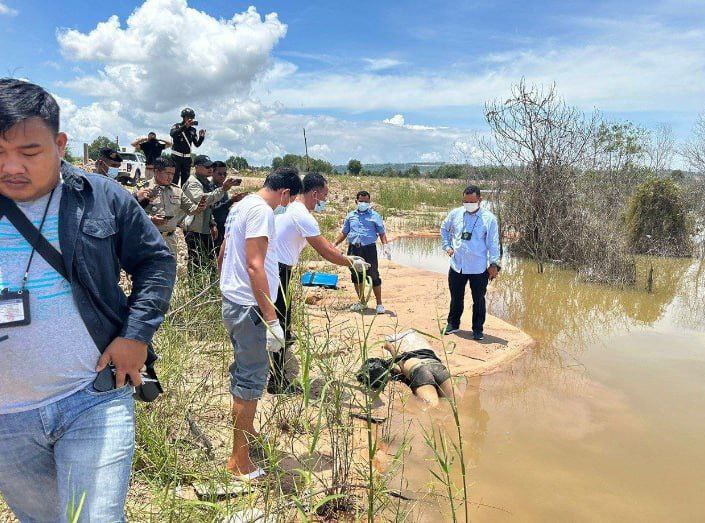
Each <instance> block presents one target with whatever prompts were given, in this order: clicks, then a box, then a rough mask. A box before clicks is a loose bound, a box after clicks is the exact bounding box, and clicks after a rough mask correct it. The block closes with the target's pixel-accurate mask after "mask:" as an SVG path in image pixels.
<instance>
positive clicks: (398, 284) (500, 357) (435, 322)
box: [306, 260, 534, 376]
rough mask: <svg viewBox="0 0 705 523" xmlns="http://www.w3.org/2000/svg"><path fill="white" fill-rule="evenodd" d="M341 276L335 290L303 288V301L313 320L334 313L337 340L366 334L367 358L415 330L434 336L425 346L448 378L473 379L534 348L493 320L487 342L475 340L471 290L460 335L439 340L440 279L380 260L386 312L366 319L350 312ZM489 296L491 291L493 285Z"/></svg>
mask: <svg viewBox="0 0 705 523" xmlns="http://www.w3.org/2000/svg"><path fill="white" fill-rule="evenodd" d="M339 274H340V281H339V287H340V289H339V290H337V291H332V290H318V289H306V296H307V298H306V300H307V302H308V303H311V304H310V305H309V306H308V309H309V311H310V313H311V314H312V315H313V316H314V317H319V316H320V313H318V314H317V310H319V311H322V310H323V308H327V309H328V310H334V311H335V318H334V322H333V328H332V331H333V335H334V336H336V337H338V338H344V337H346V336H349V335H350V333H351V332H353V333H355V332H357V333H361V332H369V335H368V347H369V352H370V356H380V355H382V349H381V343H382V341H383V339H384V337H385V336H387V335H391V334H396V333H401V332H404V331H406V330H408V329H415V330H417V331H420V332H423V333H426V334H429V335H431V336H433V338H429V343H430V344H431V346H432V347H433V348H434V350H435V351H436V353H437V354H439V356H440V357H441V359H442V360H444V361H445V358H444V356H443V355H444V354H446V353H447V355H448V363H449V369H450V372H451V374H453V375H456V376H461V375H462V376H474V375H478V374H486V373H489V372H492V371H494V370H497V369H498V368H500V367H501V366H502V365H503V364H504V363H507V362H509V361H511V360H513V359H514V358H517V357H518V356H520V355H521V354H522V353H524V351H526V350H527V349H529V347H531V345H532V344H533V343H534V341H533V339H532V338H531V337H530V336H529V335H528V334H526V333H525V332H523V331H522V330H520V329H518V328H517V327H514V326H512V325H510V324H508V323H507V322H505V321H502V320H501V319H499V318H497V317H494V316H491V315H488V316H487V321H486V323H485V339H484V340H482V341H474V340H473V339H472V331H471V329H470V325H469V323H470V319H471V314H472V298H471V297H470V291H469V289H468V291H467V295H466V308H465V313H464V314H463V318H462V324H461V330H460V331H459V332H457V333H455V334H452V335H450V336H441V334H440V330H441V329H442V328H443V327H444V326H445V323H446V315H447V313H448V304H449V303H450V295H449V292H448V285H447V282H446V278H445V276H444V275H441V274H437V273H433V272H429V271H422V270H419V269H415V268H410V267H403V266H401V265H398V264H395V263H394V262H389V261H387V260H383V261H381V262H380V275H381V278H382V299H383V303H384V305H385V307H386V309H387V312H386V314H382V315H376V314H374V311H373V310H372V309H371V308H370V309H368V310H367V311H365V313H364V314H360V313H353V312H350V311H349V310H348V307H349V306H350V305H351V304H352V303H354V302H355V293H354V289H353V286H352V283H351V281H350V277H349V273H348V272H347V271H346V270H340V271H339ZM488 292H492V290H491V286H490V289H489V290H488ZM373 305H374V298H371V302H370V306H373Z"/></svg>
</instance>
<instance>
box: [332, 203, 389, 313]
mask: <svg viewBox="0 0 705 523" xmlns="http://www.w3.org/2000/svg"><path fill="white" fill-rule="evenodd" d="M355 199H356V200H357V208H356V209H355V210H354V211H351V212H349V213H348V215H347V216H346V217H345V222H343V229H342V230H341V231H340V234H339V235H338V237H337V238H336V239H335V246H336V247H337V246H338V245H340V244H341V243H342V242H343V240H345V238H347V239H348V256H359V257H361V258H363V259H364V260H365V261H366V262H367V263H369V264H370V268H369V269H367V276H368V277H369V278H370V279H371V280H372V291H373V292H374V294H375V299H376V300H377V309H376V312H377V314H384V312H385V310H384V305H382V279H381V278H380V277H379V262H378V260H377V237H378V236H379V239H380V240H381V242H382V245H383V246H384V255H385V257H386V258H387V259H391V253H390V250H389V247H388V246H387V231H386V229H385V227H384V222H383V221H382V216H380V214H379V213H378V212H377V211H375V210H373V209H372V208H370V193H369V192H367V191H360V192H358V193H357V196H356V198H355ZM350 276H351V278H352V282H353V284H354V285H355V291H356V292H357V295H358V297H359V299H360V301H359V303H356V304H355V305H353V306H352V307H350V310H352V311H354V312H362V311H364V310H365V308H366V304H365V296H364V293H365V289H364V285H363V284H362V283H363V282H361V281H360V276H361V275H360V273H358V272H356V271H355V270H354V269H351V270H350Z"/></svg>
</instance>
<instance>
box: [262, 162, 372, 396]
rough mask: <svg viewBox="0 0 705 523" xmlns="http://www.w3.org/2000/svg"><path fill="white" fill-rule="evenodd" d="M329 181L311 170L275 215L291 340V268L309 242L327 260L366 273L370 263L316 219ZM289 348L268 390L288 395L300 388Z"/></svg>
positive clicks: (281, 305)
mask: <svg viewBox="0 0 705 523" xmlns="http://www.w3.org/2000/svg"><path fill="white" fill-rule="evenodd" d="M326 198H328V183H327V181H326V179H325V178H324V177H323V176H322V175H321V174H319V173H308V174H307V175H306V176H304V191H303V193H302V194H300V195H299V196H298V197H297V198H296V200H295V201H293V202H291V204H290V205H289V206H288V207H287V209H286V212H285V213H284V214H280V215H279V216H277V217H276V218H275V229H276V236H277V241H276V254H277V261H278V262H279V280H280V281H281V285H280V287H279V293H278V295H277V301H276V304H275V305H276V308H277V316H278V317H279V322H280V323H281V324H282V325H283V326H284V332H285V339H286V342H287V344H288V342H290V341H291V338H292V336H291V307H290V302H291V296H290V295H289V281H290V280H291V271H292V269H293V267H294V265H296V264H297V263H299V255H300V254H301V251H302V250H304V248H305V247H306V245H310V246H311V247H313V248H314V249H316V251H317V252H318V254H320V255H321V256H322V257H323V258H324V259H326V260H328V261H329V262H331V263H335V264H337V265H342V266H344V267H350V268H352V269H355V270H357V271H358V272H362V270H363V268H369V264H367V263H365V261H364V260H363V259H362V258H360V257H357V256H346V255H344V254H342V253H341V252H340V251H339V250H338V249H336V248H335V247H334V246H333V244H332V243H331V242H329V241H328V240H327V239H326V238H325V237H323V235H321V229H320V227H319V226H318V222H317V221H316V218H314V216H313V215H312V214H311V211H314V212H323V210H324V209H325V208H326V204H327V203H328V202H327V200H326ZM285 351H286V348H284V349H282V350H281V351H279V352H277V353H273V354H272V358H271V369H270V375H269V383H268V385H267V392H269V393H270V394H286V393H292V392H297V391H298V390H299V389H298V387H294V386H292V385H291V384H290V383H289V381H288V380H287V379H286V376H285V373H284V361H285Z"/></svg>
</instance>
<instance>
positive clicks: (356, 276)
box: [348, 243, 382, 287]
mask: <svg viewBox="0 0 705 523" xmlns="http://www.w3.org/2000/svg"><path fill="white" fill-rule="evenodd" d="M348 256H359V257H360V258H362V259H363V260H365V261H366V262H367V263H369V264H370V268H369V269H367V276H369V277H370V278H371V279H372V286H373V287H379V286H380V285H382V278H380V277H379V261H378V260H377V244H376V243H372V244H370V245H353V244H352V243H351V244H349V245H348ZM361 278H362V274H360V273H358V272H356V271H354V270H353V269H350V279H351V280H352V282H353V283H362V281H361Z"/></svg>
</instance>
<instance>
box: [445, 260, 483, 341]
mask: <svg viewBox="0 0 705 523" xmlns="http://www.w3.org/2000/svg"><path fill="white" fill-rule="evenodd" d="M489 280H490V278H489V273H488V272H487V271H485V272H483V273H482V274H462V273H460V272H456V271H454V270H453V269H450V270H449V271H448V288H449V289H450V311H448V325H450V326H451V327H454V328H456V329H457V328H458V327H460V317H461V316H462V315H463V310H465V285H467V284H468V283H469V284H470V292H471V293H472V331H473V332H482V329H483V327H484V325H485V316H486V314H487V309H486V305H485V293H486V292H487V284H488V283H489Z"/></svg>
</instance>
